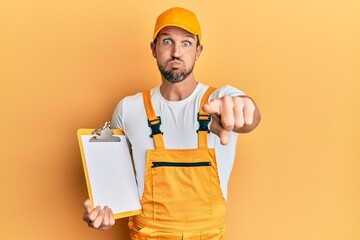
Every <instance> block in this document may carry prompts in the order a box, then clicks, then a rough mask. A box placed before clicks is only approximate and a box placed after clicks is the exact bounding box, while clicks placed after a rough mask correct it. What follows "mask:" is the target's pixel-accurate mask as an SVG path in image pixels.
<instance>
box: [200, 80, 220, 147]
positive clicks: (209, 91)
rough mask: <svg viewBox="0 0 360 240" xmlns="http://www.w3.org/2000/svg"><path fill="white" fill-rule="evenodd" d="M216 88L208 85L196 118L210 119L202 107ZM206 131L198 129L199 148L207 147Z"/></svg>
mask: <svg viewBox="0 0 360 240" xmlns="http://www.w3.org/2000/svg"><path fill="white" fill-rule="evenodd" d="M215 90H216V88H213V87H209V88H208V89H207V90H206V92H205V94H204V95H203V97H202V98H201V102H200V108H199V117H198V120H203V121H204V120H205V121H206V120H208V119H210V115H209V114H208V113H206V112H204V110H203V109H202V107H203V106H204V104H205V103H207V102H208V101H209V97H210V95H211V94H212V93H213V92H214V91H215ZM207 136H208V131H198V146H199V148H207V147H208V141H207V140H208V137H207Z"/></svg>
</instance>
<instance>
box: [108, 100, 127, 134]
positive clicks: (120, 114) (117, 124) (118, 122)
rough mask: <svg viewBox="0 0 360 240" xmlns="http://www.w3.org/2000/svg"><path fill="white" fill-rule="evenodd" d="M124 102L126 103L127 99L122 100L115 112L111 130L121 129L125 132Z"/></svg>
mask: <svg viewBox="0 0 360 240" xmlns="http://www.w3.org/2000/svg"><path fill="white" fill-rule="evenodd" d="M124 102H125V99H123V100H121V101H120V102H119V103H118V105H117V106H116V108H115V110H114V113H113V115H112V120H111V128H113V129H120V130H122V131H125V129H124V124H123V120H124Z"/></svg>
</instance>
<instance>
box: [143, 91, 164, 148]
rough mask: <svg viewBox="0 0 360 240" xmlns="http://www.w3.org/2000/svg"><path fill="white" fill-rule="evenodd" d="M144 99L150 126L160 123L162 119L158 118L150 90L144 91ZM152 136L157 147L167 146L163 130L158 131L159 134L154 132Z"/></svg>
mask: <svg viewBox="0 0 360 240" xmlns="http://www.w3.org/2000/svg"><path fill="white" fill-rule="evenodd" d="M143 99H144V106H145V110H146V114H147V117H148V121H149V126H154V125H156V124H159V125H160V124H161V119H160V117H159V118H158V117H157V116H156V113H155V111H154V108H153V106H152V104H151V96H150V90H147V91H145V92H143ZM151 136H152V138H154V144H155V148H156V149H164V148H165V144H164V139H163V136H162V133H161V132H160V133H157V134H152V135H151Z"/></svg>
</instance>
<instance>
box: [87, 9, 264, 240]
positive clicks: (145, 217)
mask: <svg viewBox="0 0 360 240" xmlns="http://www.w3.org/2000/svg"><path fill="white" fill-rule="evenodd" d="M150 47H151V51H152V55H153V56H154V58H155V59H156V61H157V65H158V68H159V71H160V73H161V80H162V83H161V86H160V87H157V88H154V89H152V90H151V91H146V92H144V93H139V94H136V95H134V96H130V97H126V98H124V99H123V100H122V101H121V102H120V103H119V104H118V106H117V108H116V109H115V111H114V114H113V119H112V124H113V127H114V128H119V129H122V130H123V131H124V132H125V134H126V136H127V138H128V140H129V142H130V144H131V149H132V156H133V159H134V165H135V170H136V174H137V182H138V191H139V195H140V197H141V204H142V213H141V214H140V215H137V216H134V217H131V218H130V221H129V227H130V230H131V239H133V240H136V239H223V235H224V217H225V199H226V197H227V182H228V179H229V176H230V172H231V168H232V165H233V161H234V156H235V149H236V140H237V133H246V132H250V131H251V130H253V129H254V128H255V127H256V126H257V125H258V123H259V121H260V113H259V111H258V108H257V107H256V105H255V103H254V102H253V101H252V99H250V98H249V97H247V96H244V93H243V92H241V91H240V90H237V89H235V88H233V87H231V86H225V87H223V88H220V89H217V90H215V89H213V88H210V87H208V86H205V85H204V84H201V83H198V82H196V81H195V77H194V73H193V67H194V65H195V62H196V60H197V59H198V58H199V57H200V54H201V52H202V50H203V46H202V44H201V30H200V25H199V23H198V21H197V18H196V16H195V15H194V14H193V13H192V12H190V11H189V10H186V9H183V8H171V9H169V10H167V11H165V12H164V13H162V14H161V15H160V16H159V17H158V18H157V21H156V25H155V30H154V35H153V42H152V43H151V44H150ZM208 101H209V102H208ZM210 120H211V124H210V130H211V132H210V131H209V129H208V123H209V122H210ZM215 153H216V154H215ZM84 208H85V213H84V220H85V221H86V222H87V223H88V225H89V226H90V227H93V228H98V229H103V230H106V229H109V228H110V227H111V226H112V225H113V224H114V223H115V221H114V217H113V213H112V211H111V209H109V208H108V207H107V206H105V207H104V208H101V207H100V206H98V207H96V208H94V209H91V205H90V201H89V200H87V201H85V203H84Z"/></svg>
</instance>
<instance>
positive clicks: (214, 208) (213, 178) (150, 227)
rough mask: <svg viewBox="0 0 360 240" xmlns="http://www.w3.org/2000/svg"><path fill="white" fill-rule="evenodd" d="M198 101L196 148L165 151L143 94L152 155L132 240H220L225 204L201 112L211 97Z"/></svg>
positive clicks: (157, 123) (133, 221) (207, 117)
mask: <svg viewBox="0 0 360 240" xmlns="http://www.w3.org/2000/svg"><path fill="white" fill-rule="evenodd" d="M214 90H215V89H214V88H210V87H209V89H208V90H207V91H206V93H205V94H204V96H203V97H202V99H201V103H200V112H199V113H198V121H199V126H200V127H199V130H198V131H197V132H198V148H196V149H165V144H164V140H163V136H162V132H161V131H160V124H161V118H160V117H158V116H157V115H156V114H155V111H154V109H153V106H152V103H151V98H150V91H146V92H144V93H143V97H144V105H145V109H146V113H147V116H148V122H149V127H151V129H152V134H151V137H152V138H153V139H154V144H155V149H153V150H148V151H147V155H146V173H145V185H144V193H143V196H142V199H141V204H142V208H143V210H142V213H141V214H140V215H137V216H134V217H132V218H130V221H129V228H130V230H131V233H130V235H131V239H132V240H158V239H160V240H185V239H186V240H223V239H224V230H225V229H224V228H225V226H224V220H225V200H224V197H223V195H222V191H221V188H220V180H219V175H218V169H217V164H216V157H215V149H214V148H208V143H207V140H208V133H209V132H210V131H209V130H208V123H209V122H210V115H208V114H207V113H205V112H203V111H202V106H203V104H204V103H206V102H207V101H208V98H209V96H210V94H211V93H212V92H213V91H214Z"/></svg>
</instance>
